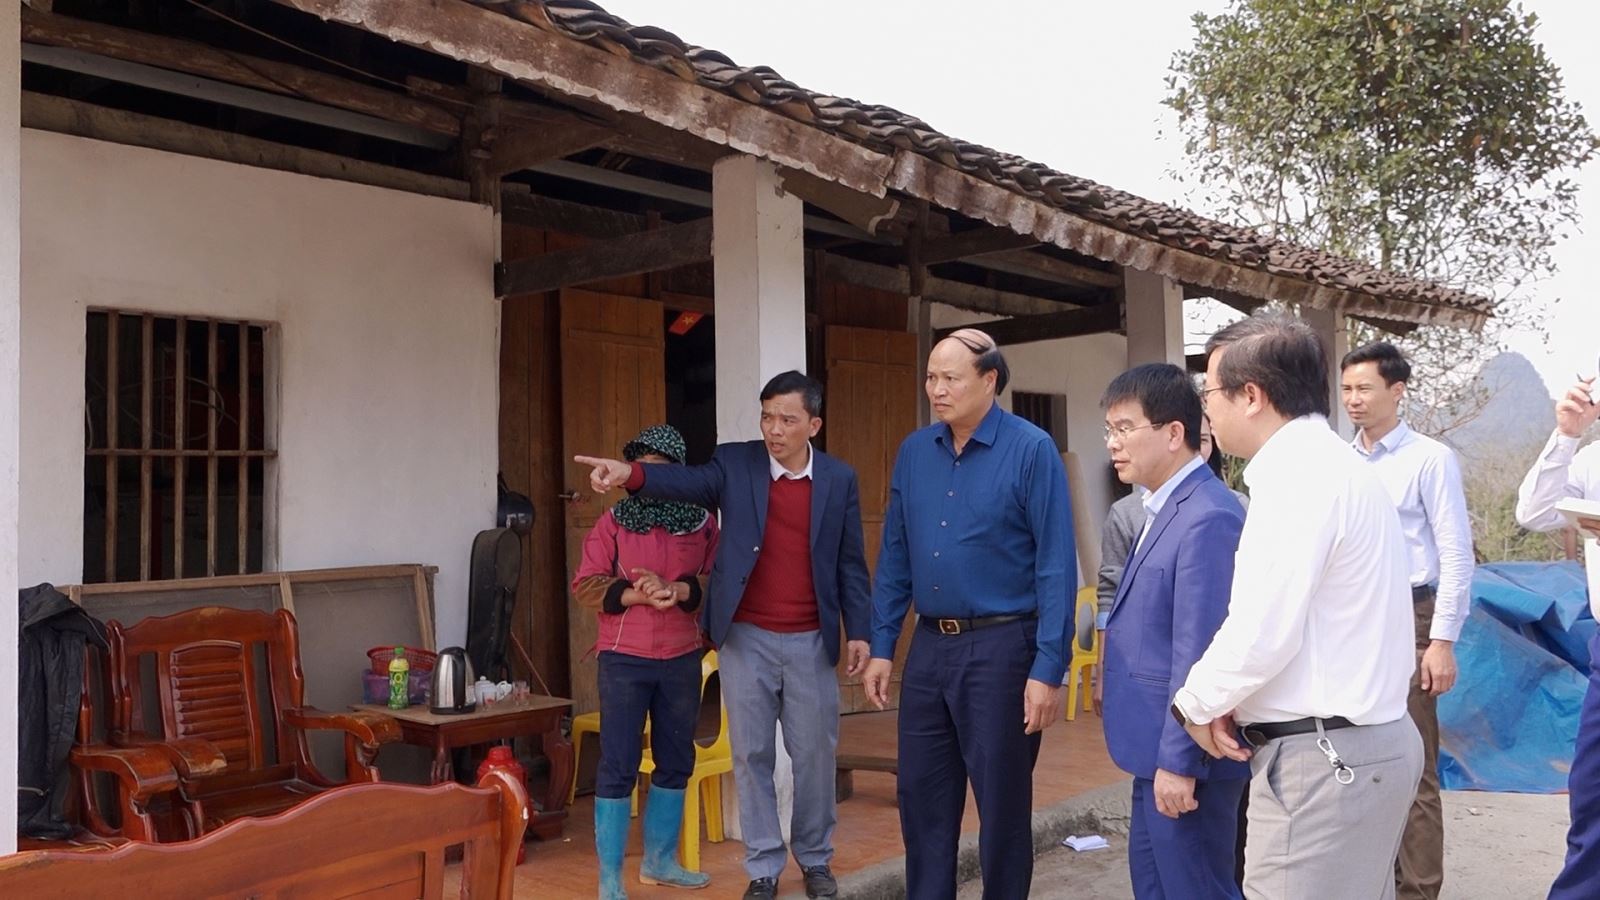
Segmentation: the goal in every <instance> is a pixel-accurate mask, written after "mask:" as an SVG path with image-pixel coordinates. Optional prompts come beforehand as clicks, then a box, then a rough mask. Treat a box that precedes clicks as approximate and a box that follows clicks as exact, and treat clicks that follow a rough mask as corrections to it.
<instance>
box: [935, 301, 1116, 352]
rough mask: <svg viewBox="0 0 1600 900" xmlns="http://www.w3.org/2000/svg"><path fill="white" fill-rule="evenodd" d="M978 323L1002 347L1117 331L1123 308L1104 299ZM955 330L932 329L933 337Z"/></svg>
mask: <svg viewBox="0 0 1600 900" xmlns="http://www.w3.org/2000/svg"><path fill="white" fill-rule="evenodd" d="M977 327H979V328H982V329H983V330H984V331H986V332H988V334H989V336H990V337H992V338H994V342H995V343H996V344H999V345H1001V346H1003V347H1005V346H1012V345H1015V344H1030V343H1033V342H1035V341H1053V340H1057V339H1059V338H1070V337H1082V336H1084V335H1089V334H1104V333H1106V332H1108V331H1117V330H1118V329H1120V328H1121V327H1122V308H1121V306H1120V305H1119V304H1116V303H1103V304H1101V305H1099V306H1090V307H1086V308H1084V309H1073V310H1067V311H1065V312H1053V313H1045V314H1043V315H1037V316H1018V317H1015V318H1011V319H1000V320H997V321H994V322H984V323H983V324H981V325H979V326H977ZM955 330H956V329H954V328H941V329H939V330H938V331H937V332H935V333H934V337H935V338H936V339H939V340H943V339H944V338H946V337H949V335H950V333H951V332H953V331H955Z"/></svg>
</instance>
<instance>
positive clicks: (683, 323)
mask: <svg viewBox="0 0 1600 900" xmlns="http://www.w3.org/2000/svg"><path fill="white" fill-rule="evenodd" d="M703 318H705V314H704V313H697V312H681V313H678V318H676V319H674V320H673V322H672V327H671V328H668V329H667V330H668V331H670V332H672V333H673V334H677V335H685V334H688V333H689V330H690V329H692V328H694V326H696V325H698V324H700V320H701V319H703Z"/></svg>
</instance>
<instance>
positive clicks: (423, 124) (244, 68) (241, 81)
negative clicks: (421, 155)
mask: <svg viewBox="0 0 1600 900" xmlns="http://www.w3.org/2000/svg"><path fill="white" fill-rule="evenodd" d="M22 40H23V42H24V43H30V44H43V45H46V46H51V47H65V48H69V49H73V50H81V51H84V52H86V53H93V54H96V55H99V56H105V57H110V58H112V59H120V60H125V61H127V62H136V63H142V64H144V65H149V66H158V67H160V68H163V69H170V70H172V71H174V72H184V73H187V74H190V75H199V76H201V77H204V78H211V79H215V80H217V81H223V82H227V83H229V84H235V85H240V86H242V87H249V88H254V89H256V90H261V91H269V92H271V93H274V94H282V95H286V96H291V97H298V98H300V99H303V100H310V101H313V102H316V103H322V104H326V105H328V106H335V107H338V108H340V109H346V110H350V111H351V112H358V113H364V114H366V115H370V116H376V117H378V118H380V119H387V120H389V121H392V122H400V123H403V124H407V125H413V126H415V127H417V128H421V129H424V130H426V131H431V132H434V133H436V134H442V135H446V136H448V137H455V136H456V135H458V134H460V132H461V120H460V117H459V115H457V114H456V113H455V112H452V111H450V110H447V109H445V108H443V107H441V106H439V105H437V104H435V103H430V102H428V101H425V100H420V99H418V98H416V97H409V96H406V95H405V94H401V93H398V92H396V91H389V90H385V89H383V88H378V87H372V86H371V85H366V84H362V83H360V82H356V81H351V80H350V79H347V78H341V77H339V76H337V75H330V74H327V73H325V72H318V71H316V70H313V69H307V68H303V67H301V66H296V65H292V64H290V63H282V62H276V61H273V60H267V59H259V58H257V57H252V56H247V55H244V54H240V53H234V52H232V51H229V50H222V49H219V48H217V47H212V46H209V45H207V44H202V43H198V42H195V41H187V40H183V39H181V38H173V37H166V36H164V35H158V34H150V33H148V32H143V31H135V30H133V29H129V28H118V27H116V26H114V25H104V24H101V23H99V22H89V21H85V20H83V19H74V18H71V17H68V16H62V15H56V14H53V13H42V12H38V11H35V10H33V9H28V8H24V9H23V10H22Z"/></svg>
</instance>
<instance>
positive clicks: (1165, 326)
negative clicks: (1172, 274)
mask: <svg viewBox="0 0 1600 900" xmlns="http://www.w3.org/2000/svg"><path fill="white" fill-rule="evenodd" d="M1122 279H1123V282H1122V284H1123V288H1122V291H1123V298H1124V300H1123V302H1124V304H1125V306H1126V310H1127V312H1126V319H1127V325H1128V366H1129V367H1133V366H1139V365H1144V364H1145V363H1159V362H1167V363H1172V364H1173V365H1175V366H1178V367H1179V368H1183V366H1184V355H1183V286H1182V285H1180V284H1178V283H1177V282H1176V281H1173V280H1172V279H1170V278H1167V277H1165V276H1162V275H1156V274H1154V273H1152V272H1144V271H1140V270H1138V269H1123V270H1122Z"/></svg>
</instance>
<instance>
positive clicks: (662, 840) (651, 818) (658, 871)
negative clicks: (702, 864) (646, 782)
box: [639, 785, 711, 888]
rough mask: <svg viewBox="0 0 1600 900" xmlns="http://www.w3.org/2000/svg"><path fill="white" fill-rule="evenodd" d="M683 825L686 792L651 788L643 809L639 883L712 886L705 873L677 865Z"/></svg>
mask: <svg viewBox="0 0 1600 900" xmlns="http://www.w3.org/2000/svg"><path fill="white" fill-rule="evenodd" d="M682 824H683V789H682V788H680V789H678V790H676V791H670V790H667V789H666V788H664V787H659V786H655V785H652V786H651V787H650V795H649V798H648V799H647V800H646V801H645V808H644V862H643V863H642V864H641V865H640V866H639V881H641V882H643V883H644V884H665V885H668V886H669V887H681V888H703V887H705V886H706V885H708V884H710V883H711V876H710V875H707V874H705V873H704V872H691V871H689V870H688V869H685V868H684V867H682V866H680V865H678V831H679V829H680V828H681V827H682Z"/></svg>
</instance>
